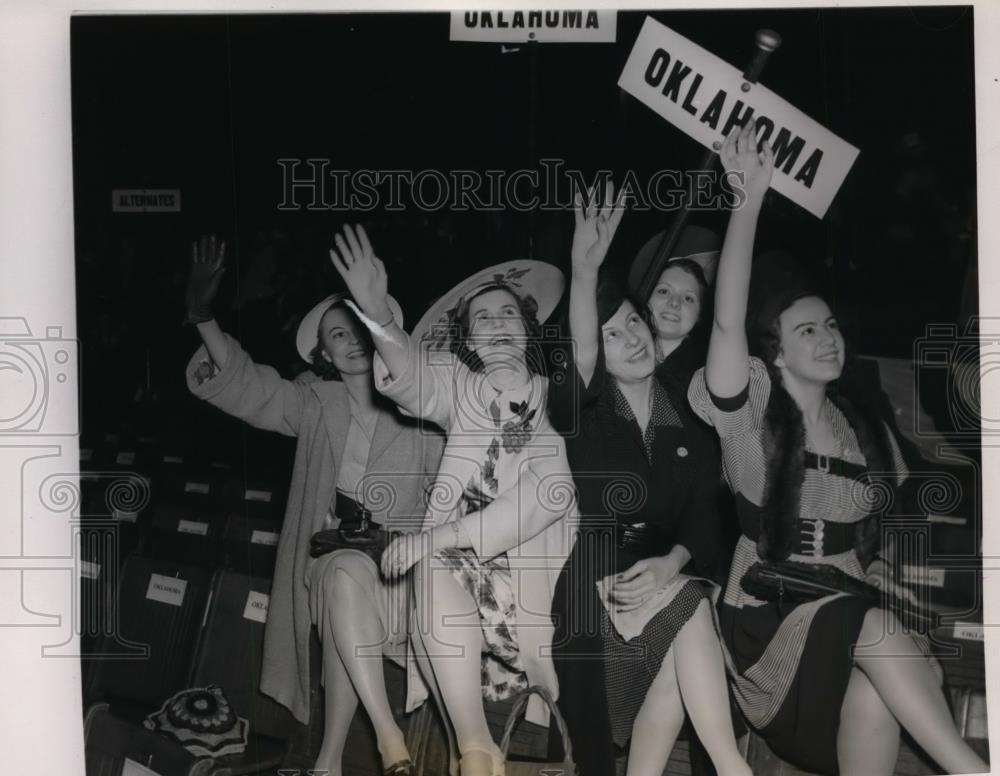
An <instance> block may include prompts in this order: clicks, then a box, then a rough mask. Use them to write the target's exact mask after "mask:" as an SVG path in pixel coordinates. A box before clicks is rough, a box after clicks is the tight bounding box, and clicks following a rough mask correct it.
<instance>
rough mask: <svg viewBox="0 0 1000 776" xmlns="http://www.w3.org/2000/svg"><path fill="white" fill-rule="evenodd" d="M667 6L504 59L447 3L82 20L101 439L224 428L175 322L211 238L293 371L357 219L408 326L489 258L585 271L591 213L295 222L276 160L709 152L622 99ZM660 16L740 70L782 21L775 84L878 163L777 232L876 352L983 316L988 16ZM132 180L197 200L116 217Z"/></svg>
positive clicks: (935, 12) (591, 166) (87, 245)
mask: <svg viewBox="0 0 1000 776" xmlns="http://www.w3.org/2000/svg"><path fill="white" fill-rule="evenodd" d="M646 15H647V14H646V13H624V12H623V13H619V14H618V36H617V43H614V44H538V45H535V44H532V45H530V46H529V45H524V46H520V47H515V48H517V50H516V51H506V52H505V51H504V50H503V49H502V47H501V46H500V45H499V44H486V43H452V42H449V40H448V31H449V18H448V15H447V14H397V13H392V14H336V15H334V14H330V15H298V16H225V17H224V16H197V17H195V16H188V17H183V16H145V17H75V18H74V19H73V22H72V71H73V123H74V205H75V209H76V240H77V257H76V258H77V263H76V267H77V288H78V315H79V329H78V330H79V333H80V339H81V344H82V359H81V363H82V375H81V386H82V391H83V396H82V407H83V430H84V432H85V433H87V432H93V431H96V430H100V429H106V428H108V427H109V425H114V426H117V427H119V428H122V429H123V430H125V431H129V430H131V431H136V430H141V429H142V428H143V427H147V426H149V425H159V426H163V427H167V428H168V429H169V430H172V431H173V432H174V433H177V434H180V433H181V430H182V429H183V428H184V427H190V424H191V423H200V422H205V421H206V419H211V421H212V422H213V423H220V424H223V423H224V422H223V421H222V420H220V419H219V418H217V417H216V415H219V413H214V414H213V413H208V412H207V411H206V410H205V408H204V407H202V406H199V404H200V403H199V402H196V401H195V400H194V399H192V398H191V397H190V396H189V395H188V394H187V391H186V388H185V387H184V383H183V368H184V365H185V363H186V361H187V358H188V357H189V356H190V354H191V352H193V350H194V348H195V347H196V345H197V343H198V338H197V335H196V333H195V332H194V331H193V330H190V329H185V328H184V327H182V326H181V324H180V320H181V317H182V315H183V288H184V280H185V274H186V270H187V266H188V262H189V257H190V247H189V246H190V241H191V240H192V238H193V237H195V236H196V235H197V234H199V233H201V232H203V231H215V232H217V233H218V234H219V235H221V236H225V237H226V238H227V239H228V240H229V244H230V250H229V260H228V262H227V263H228V265H229V270H228V272H227V275H226V278H225V280H224V282H223V288H222V292H221V294H220V299H219V302H218V318H219V320H220V322H221V324H222V325H223V328H224V329H226V330H227V331H229V332H231V333H232V334H234V335H235V336H236V337H237V338H238V339H240V341H241V342H242V343H243V344H244V346H245V347H246V348H247V349H248V350H249V351H250V353H251V354H252V355H253V356H254V357H256V358H258V359H259V360H261V361H264V362H266V363H271V364H273V365H274V366H276V367H277V368H278V369H279V370H280V371H282V372H283V373H284V374H286V375H289V376H290V375H292V374H293V373H294V372H295V371H296V370H297V369H299V368H301V366H302V365H301V364H298V363H297V356H296V353H295V350H294V334H295V327H296V326H297V324H298V317H299V316H301V314H302V313H304V312H305V311H306V310H307V309H308V308H309V307H310V306H311V305H312V304H313V303H315V302H316V301H318V300H319V299H320V298H322V297H323V296H324V295H325V294H327V293H329V292H331V291H333V290H336V288H337V285H338V278H337V277H336V275H335V273H334V272H333V270H332V268H331V267H330V266H329V259H328V257H327V255H326V249H327V248H328V247H329V246H330V245H331V244H332V236H333V234H334V233H335V232H336V230H337V229H338V228H339V227H340V226H341V225H342V224H343V223H345V222H353V221H361V222H363V223H364V224H365V225H366V227H367V228H368V230H369V234H371V235H372V238H373V242H374V244H375V247H376V250H377V251H378V253H379V255H380V256H382V258H383V259H385V261H386V263H387V265H388V268H389V277H390V290H391V291H392V293H393V294H394V295H395V296H396V297H397V298H398V299H399V300H400V302H401V303H402V304H403V307H404V310H405V311H406V314H407V318H408V320H409V321H411V322H412V321H415V320H416V319H417V318H418V317H419V316H420V313H421V312H422V311H423V309H424V308H425V307H426V306H427V304H428V303H429V302H430V301H431V300H432V299H433V298H434V297H436V296H437V295H438V294H440V293H442V292H443V291H445V290H446V289H447V288H449V287H450V286H451V285H452V284H453V283H454V282H457V281H458V280H460V279H461V278H462V277H464V276H466V275H468V274H470V273H471V272H472V271H473V270H474V269H476V268H479V267H483V266H487V265H489V264H492V263H495V262H498V261H503V260H506V259H511V258H525V257H532V258H540V259H546V260H549V261H552V262H554V263H556V264H557V265H559V266H561V267H563V268H564V269H565V268H567V266H568V261H569V256H568V253H569V245H570V239H571V233H572V223H573V219H572V216H571V215H570V214H569V213H560V212H539V213H535V214H525V213H513V212H508V211H504V212H501V213H485V212H460V213H450V212H448V211H447V210H440V211H437V212H420V211H418V210H416V209H414V208H410V209H407V210H406V211H404V212H401V213H387V212H384V211H381V210H375V211H372V212H369V213H359V214H351V213H344V212H329V211H327V212H308V211H304V210H303V211H299V212H283V211H279V210H278V209H277V205H278V203H279V202H280V201H281V197H282V173H281V169H280V168H279V166H278V164H277V159H278V158H281V157H297V158H302V159H305V158H309V157H319V158H326V159H330V160H331V167H334V168H342V169H349V170H353V169H358V168H370V169H376V170H377V169H399V168H404V169H412V170H423V169H430V168H434V169H439V170H443V171H448V170H451V169H480V170H483V169H486V168H498V169H506V170H514V169H519V168H537V167H538V161H537V160H538V159H540V158H545V157H558V158H560V159H564V160H565V162H566V166H567V167H568V168H570V169H581V170H583V171H584V172H586V173H593V172H594V171H596V170H598V169H605V168H606V169H611V170H614V171H615V173H616V176H618V177H619V179H620V176H621V175H623V174H624V172H625V171H626V170H629V169H631V170H634V171H635V173H636V175H637V176H638V177H639V179H640V180H643V179H645V177H647V176H648V175H649V174H651V173H652V172H653V171H655V170H658V169H662V168H680V169H684V168H688V167H692V166H694V165H695V164H696V163H697V161H698V159H699V158H700V157H701V155H702V149H701V147H700V146H699V145H697V144H696V143H695V142H694V141H693V140H691V139H689V138H688V137H687V136H686V135H684V134H683V133H681V132H680V131H678V130H676V129H674V128H673V127H672V126H670V125H668V124H667V123H666V122H665V121H663V120H662V119H661V118H660V117H658V116H657V115H655V114H654V113H653V112H652V111H651V110H649V109H648V108H646V107H645V106H644V105H642V104H641V103H639V102H638V101H636V100H635V99H633V98H632V97H630V96H629V95H626V94H624V93H623V92H622V91H621V90H620V89H619V88H618V87H617V85H616V83H617V80H618V77H619V75H620V73H621V70H622V67H623V66H624V63H625V61H626V59H627V57H628V54H629V52H630V50H631V47H632V44H633V42H634V40H635V38H636V36H637V34H638V31H639V29H640V27H641V25H642V23H643V20H644V18H645V17H646ZM652 16H654V17H655V18H657V19H658V20H659V21H661V22H663V23H665V24H666V25H668V26H670V27H671V28H673V29H674V30H676V31H677V32H679V33H680V34H682V35H684V36H686V37H688V38H690V39H691V40H692V41H694V42H695V43H697V44H699V45H701V46H702V47H704V48H707V49H708V50H710V51H712V52H713V53H715V54H716V55H718V56H720V57H722V58H724V59H726V60H727V61H729V62H730V63H732V64H734V65H735V66H737V67H740V68H741V69H742V68H743V67H744V66H745V65H746V64H747V63H748V61H749V58H750V56H751V54H752V51H753V36H754V32H755V31H756V30H757V29H759V28H762V27H770V28H772V29H774V30H776V31H778V32H779V33H780V34H781V36H782V38H783V44H782V46H781V47H780V49H779V50H778V51H777V52H776V53H775V54H774V55H773V56H772V57H771V60H770V62H769V64H768V66H767V69H766V70H765V72H764V75H763V77H762V79H761V80H762V83H764V84H765V85H766V86H768V87H769V88H770V89H772V90H773V91H775V92H777V93H778V94H779V95H781V96H782V97H784V98H785V99H787V100H788V101H790V102H791V103H792V104H794V105H795V106H797V107H798V108H800V109H801V110H802V111H804V112H805V113H807V114H808V115H810V116H811V117H813V118H814V119H816V120H817V121H819V122H820V123H822V124H823V125H825V126H826V127H828V128H829V129H830V130H832V131H833V132H835V133H836V134H838V135H839V136H841V137H842V138H844V139H845V140H847V141H848V142H850V143H852V144H853V145H855V146H857V147H858V148H860V150H861V153H860V156H859V157H858V160H857V162H856V163H855V165H854V168H853V169H852V171H851V173H850V174H849V175H848V177H847V180H846V182H845V184H844V186H843V187H842V189H841V191H840V193H839V194H838V196H837V198H836V199H835V200H834V203H833V206H832V207H831V209H830V211H829V212H828V213H827V215H826V217H825V218H824V219H823V220H819V219H817V218H815V217H814V216H812V215H810V214H809V213H808V212H806V211H805V210H803V209H801V208H799V207H798V206H797V205H795V204H793V203H791V202H790V201H788V200H786V199H784V198H783V197H781V196H780V195H777V194H773V193H772V194H771V195H770V202H769V204H768V205H767V206H766V207H765V210H764V215H763V218H762V224H761V229H760V232H759V236H758V243H757V245H758V251H763V250H767V249H781V250H784V251H787V252H789V253H790V254H792V255H793V256H794V257H795V258H796V260H797V261H798V262H800V263H801V264H802V265H803V266H806V267H809V268H810V270H811V271H812V272H813V273H814V274H816V275H818V276H820V277H821V278H822V280H823V281H824V283H825V287H826V288H827V289H828V291H829V296H830V298H831V301H833V303H834V305H835V307H836V308H837V310H838V312H839V314H840V315H841V317H842V319H843V321H844V323H845V324H846V327H847V331H848V335H849V339H850V341H851V343H852V344H853V346H854V347H855V349H856V350H858V351H860V352H863V353H866V354H872V355H890V356H898V357H907V356H910V355H911V354H912V352H913V347H914V341H915V340H916V339H917V338H918V337H920V336H921V335H922V334H923V333H924V330H925V327H926V325H927V324H928V323H930V322H957V323H959V324H960V325H962V326H964V323H965V320H966V318H967V316H968V315H970V314H973V313H974V312H975V305H976V300H975V285H974V283H975V276H974V274H970V273H974V271H975V262H976V256H975V215H976V211H975V115H974V109H975V95H974V82H973V69H974V68H973V65H974V54H973V47H972V29H973V27H972V25H973V13H972V9H971V8H961V7H949V8H893V9H836V10H812V9H810V10H755V11H740V12H736V11H725V12H709V11H697V12H680V11H671V12H659V13H653V14H652ZM508 48H510V47H508ZM114 188H179V189H180V190H181V200H182V210H181V212H180V213H165V214H116V213H112V211H111V190H112V189H114ZM668 220H669V215H668V214H662V213H632V214H630V215H627V216H626V218H625V220H624V222H623V224H622V227H621V229H620V231H619V233H618V236H617V237H616V240H615V244H614V247H613V255H612V257H611V259H610V261H612V262H615V263H616V264H617V265H619V266H620V267H622V268H624V267H625V266H627V263H628V261H629V260H630V258H631V256H632V255H633V254H634V253H635V251H636V250H637V249H638V247H639V246H641V245H642V243H643V242H644V241H645V240H646V239H648V238H649V237H650V236H651V235H652V234H653V233H655V232H656V231H657V230H658V229H660V228H662V227H663V226H664V225H665V224H666V223H667V222H668ZM698 220H700V221H703V222H706V223H708V224H709V225H712V226H715V227H717V228H718V229H719V230H720V232H721V230H722V229H724V226H725V220H724V218H723V217H721V215H716V216H713V215H711V214H708V215H705V214H702V215H699V216H698ZM970 284H971V285H970ZM963 289H965V296H964V299H963ZM970 290H971V294H970V293H969V291H970ZM925 403H926V402H925ZM931 403H933V401H931ZM176 419H181V421H182V422H181V425H180V426H178V425H177V423H176ZM226 428H228V427H226V426H225V425H220V426H218V429H219V430H220V431H221V432H224V433H225V430H226ZM236 428H237V426H236V425H234V426H233V427H232V428H231V429H230V432H232V433H233V434H237V435H240V434H242V435H244V436H243V437H242V439H243V440H244V442H245V441H246V439H247V437H246V436H245V435H246V434H248V433H249V432H247V431H245V430H242V431H239V432H237V431H236V430H235V429H236ZM240 428H242V426H240Z"/></svg>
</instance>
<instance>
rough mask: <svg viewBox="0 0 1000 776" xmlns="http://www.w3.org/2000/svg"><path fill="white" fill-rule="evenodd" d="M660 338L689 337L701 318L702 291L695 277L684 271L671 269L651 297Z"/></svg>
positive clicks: (661, 279) (663, 275) (652, 311)
mask: <svg viewBox="0 0 1000 776" xmlns="http://www.w3.org/2000/svg"><path fill="white" fill-rule="evenodd" d="M649 312H650V314H651V315H652V317H653V326H654V327H655V328H656V336H657V337H659V338H661V339H681V338H683V337H686V336H687V335H688V334H689V333H690V332H691V330H692V329H693V328H694V327H695V325H696V324H697V323H698V318H699V316H700V315H701V288H700V286H699V285H698V281H697V280H695V278H694V276H693V275H692V274H691V273H690V272H688V271H687V270H685V269H681V268H680V267H670V266H668V267H667V268H666V269H665V270H663V273H662V274H661V275H660V279H659V280H658V281H657V283H656V286H655V287H654V288H653V293H652V294H650V297H649Z"/></svg>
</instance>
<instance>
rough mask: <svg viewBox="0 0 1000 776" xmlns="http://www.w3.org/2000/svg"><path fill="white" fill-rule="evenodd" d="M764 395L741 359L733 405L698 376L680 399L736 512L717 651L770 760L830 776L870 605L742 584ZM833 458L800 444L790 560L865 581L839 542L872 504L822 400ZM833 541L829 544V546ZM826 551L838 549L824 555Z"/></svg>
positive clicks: (760, 469) (860, 459) (763, 464)
mask: <svg viewBox="0 0 1000 776" xmlns="http://www.w3.org/2000/svg"><path fill="white" fill-rule="evenodd" d="M770 392H771V381H770V377H769V375H768V373H767V369H766V367H765V366H764V364H763V362H761V361H760V360H759V359H756V358H751V359H750V377H749V382H748V385H747V386H746V388H745V389H744V390H743V391H742V392H741V393H740V394H738V395H737V396H735V397H732V398H729V399H720V398H718V397H715V396H713V395H711V394H710V392H709V390H708V386H707V385H706V382H705V376H704V370H699V371H698V373H696V375H695V378H694V380H693V381H692V383H691V387H690V392H689V398H690V401H691V405H692V407H693V408H694V410H695V412H697V413H698V414H699V415H701V416H702V417H703V418H704V419H705V420H707V421H708V422H709V423H711V424H712V425H713V426H714V427H715V429H716V431H717V432H718V434H719V437H720V438H721V441H722V450H723V472H724V475H725V478H726V480H727V481H728V483H729V485H730V487H731V489H732V491H733V493H734V494H735V498H736V502H737V512H738V514H739V517H740V525H741V530H742V535H741V537H740V539H739V541H738V543H737V546H736V550H735V553H734V556H733V563H732V568H731V571H730V575H729V580H728V583H727V585H726V589H725V594H724V597H723V599H722V601H721V602H720V606H719V619H720V624H721V627H722V634H723V639H724V646H725V647H726V650H727V652H728V657H729V660H730V662H731V665H730V671H731V677H732V680H733V686H734V691H735V695H736V700H737V702H738V704H739V706H740V708H741V709H742V711H743V713H744V715H745V716H746V718H747V720H748V721H749V722H750V724H751V725H753V727H754V728H756V729H757V730H758V731H759V732H761V734H762V735H763V736H764V737H765V739H766V740H767V741H768V744H769V745H770V746H771V748H772V749H774V750H775V752H776V753H777V754H779V755H780V756H781V757H783V758H784V759H786V760H789V761H791V762H793V763H795V764H796V765H798V766H799V767H802V768H806V769H807V770H809V771H813V772H817V773H823V774H836V773H837V772H838V766H837V745H836V744H837V733H838V731H839V727H840V709H841V706H842V704H843V699H844V694H845V692H846V690H847V683H848V681H849V680H850V674H851V671H852V669H853V661H852V656H851V651H852V647H853V646H854V645H855V644H856V643H857V640H858V634H859V632H860V630H861V626H862V623H863V621H864V618H865V615H866V613H867V612H868V610H869V609H870V608H872V607H873V606H874V604H872V603H871V602H870V601H867V600H862V599H860V598H858V597H855V596H851V595H845V594H840V595H835V596H828V597H825V598H821V599H819V600H817V601H813V602H810V603H805V604H800V605H798V606H794V607H793V606H782V605H779V604H778V603H774V602H765V601H761V600H758V599H756V598H754V597H753V596H751V595H749V594H748V593H747V592H746V591H744V590H743V588H742V586H741V584H740V580H741V579H742V577H743V575H744V574H745V573H746V571H747V569H749V568H750V566H751V565H753V564H754V563H755V562H757V561H759V560H760V556H759V555H758V549H757V538H758V535H759V532H760V518H761V504H762V503H763V499H764V488H765V477H766V473H767V466H768V461H767V459H766V458H767V457H766V453H765V447H764V434H765V430H764V416H765V411H766V408H767V405H768V399H769V397H770ZM824 411H825V412H827V413H828V417H829V419H830V421H831V426H832V428H833V433H834V436H835V437H836V439H837V441H838V444H839V448H840V450H839V454H838V455H836V456H825V455H818V454H816V451H814V450H811V449H810V448H809V446H808V443H807V446H806V455H805V472H804V480H803V483H802V488H801V498H800V511H799V522H798V526H797V528H798V532H797V533H798V535H797V537H796V541H795V544H794V548H793V550H792V554H791V555H790V556H789V558H788V560H790V561H798V562H802V563H810V564H829V565H832V566H835V567H837V568H839V569H841V570H842V571H844V572H846V573H847V574H849V575H850V576H851V577H854V578H856V579H863V578H864V576H865V570H864V569H863V568H862V567H861V563H860V561H859V559H858V555H857V551H856V549H855V547H854V546H853V544H852V543H851V542H852V541H853V539H851V540H850V541H849V540H848V539H847V538H845V537H853V536H854V527H855V524H856V523H858V522H859V521H861V520H864V519H866V518H868V516H869V515H870V514H871V513H872V511H873V509H874V508H875V507H876V504H877V503H878V501H879V500H880V496H879V492H878V491H877V490H876V488H875V487H873V486H872V485H871V484H870V483H869V482H868V481H867V478H866V477H865V476H864V475H866V474H867V467H866V462H865V457H864V455H863V454H862V452H861V449H860V446H859V443H858V440H857V437H856V435H855V432H854V429H853V428H852V427H851V425H850V423H849V422H848V420H847V418H846V417H845V416H844V415H843V413H842V412H840V411H839V410H838V409H837V408H836V406H835V405H834V404H833V403H832V402H831V401H830V400H829V399H827V402H826V405H825V407H824ZM888 440H889V446H890V448H891V456H892V462H891V463H892V468H893V469H894V471H895V473H896V479H897V482H901V481H902V480H903V479H904V478H905V476H906V467H905V464H904V463H903V460H902V456H901V454H900V452H899V448H898V446H897V444H896V442H895V440H894V439H893V438H892V436H891V434H888ZM838 536H839V537H840V543H839V545H838V544H837V542H836V537H838ZM824 547H826V548H830V547H837V548H839V550H840V551H837V552H833V553H830V552H826V551H825V550H824Z"/></svg>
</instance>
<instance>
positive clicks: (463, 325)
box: [448, 281, 544, 374]
mask: <svg viewBox="0 0 1000 776" xmlns="http://www.w3.org/2000/svg"><path fill="white" fill-rule="evenodd" d="M490 291H506V292H507V293H508V294H510V295H511V296H512V297H514V299H515V300H516V301H517V309H518V311H519V312H520V314H521V320H522V321H523V322H524V333H525V336H526V337H527V340H528V345H527V347H526V348H525V351H524V360H525V363H526V364H527V365H528V369H529V370H530V371H531V372H533V373H535V374H543V373H544V368H543V364H544V360H543V357H542V352H541V348H540V344H541V338H542V326H541V324H540V323H539V322H538V302H536V301H535V299H534V297H532V296H530V295H525V296H523V297H522V296H521V295H520V294H517V293H516V292H515V291H514V290H513V289H512V288H511V287H510V286H509V285H508V284H507V283H503V282H499V281H498V282H495V283H488V284H486V285H485V286H482V287H481V288H479V289H477V290H476V292H475V293H473V294H470V295H469V296H467V297H465V298H463V299H461V300H459V303H458V305H457V306H456V308H455V314H454V318H453V320H454V327H455V329H454V332H453V335H452V337H451V340H450V342H449V343H448V348H449V350H451V352H452V353H454V354H455V355H456V356H458V358H459V360H460V361H461V362H462V363H463V364H465V365H466V366H467V367H469V369H471V370H472V371H473V372H481V371H483V369H484V366H483V362H482V359H480V358H479V356H477V355H476V354H475V353H474V352H473V351H472V350H471V349H470V348H469V346H468V344H467V343H468V339H469V334H470V333H471V331H472V322H471V321H470V320H469V307H470V305H471V304H472V300H473V299H476V298H478V297H480V296H482V295H483V294H487V293H489V292H490Z"/></svg>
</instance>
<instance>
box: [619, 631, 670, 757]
mask: <svg viewBox="0 0 1000 776" xmlns="http://www.w3.org/2000/svg"><path fill="white" fill-rule="evenodd" d="M683 724H684V703H683V702H682V701H681V692H680V688H679V687H678V686H677V669H676V667H675V666H674V648H673V646H671V647H670V649H669V650H667V654H666V655H665V656H664V658H663V666H662V667H661V668H660V671H659V673H657V675H656V678H655V679H654V680H653V683H652V684H651V685H650V686H649V690H647V691H646V697H645V699H644V700H643V702H642V706H640V707H639V714H638V715H637V716H636V718H635V722H634V723H632V745H631V747H629V755H628V766H627V767H626V770H625V773H626V776H660V774H662V773H663V768H664V766H665V765H666V764H667V760H668V759H669V758H670V752H671V750H672V749H673V748H674V742H675V741H676V740H677V734H678V733H680V732H681V725H683Z"/></svg>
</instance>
